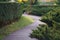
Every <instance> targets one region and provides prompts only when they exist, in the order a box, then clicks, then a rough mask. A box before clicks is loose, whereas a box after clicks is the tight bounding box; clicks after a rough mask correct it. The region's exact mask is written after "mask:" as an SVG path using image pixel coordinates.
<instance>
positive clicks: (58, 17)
mask: <svg viewBox="0 0 60 40" xmlns="http://www.w3.org/2000/svg"><path fill="white" fill-rule="evenodd" d="M59 11H60V7H57V8H55V9H53V10H52V11H50V12H48V13H47V14H45V15H44V16H43V17H42V20H41V21H43V22H45V23H47V24H48V25H52V24H53V21H56V22H60V12H59Z"/></svg>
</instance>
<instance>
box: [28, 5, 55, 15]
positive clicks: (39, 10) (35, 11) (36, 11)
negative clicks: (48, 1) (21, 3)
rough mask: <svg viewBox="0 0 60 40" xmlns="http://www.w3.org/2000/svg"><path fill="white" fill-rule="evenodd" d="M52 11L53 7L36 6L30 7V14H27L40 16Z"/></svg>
mask: <svg viewBox="0 0 60 40" xmlns="http://www.w3.org/2000/svg"><path fill="white" fill-rule="evenodd" d="M52 9H54V7H49V6H38V5H36V6H32V8H31V13H29V14H32V15H38V16H42V15H44V14H46V13H48V12H49V11H50V10H52Z"/></svg>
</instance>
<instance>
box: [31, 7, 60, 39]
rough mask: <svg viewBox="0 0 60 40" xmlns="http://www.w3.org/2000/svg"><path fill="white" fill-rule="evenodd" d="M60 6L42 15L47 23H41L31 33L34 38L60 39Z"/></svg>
mask: <svg viewBox="0 0 60 40" xmlns="http://www.w3.org/2000/svg"><path fill="white" fill-rule="evenodd" d="M59 11H60V7H57V8H55V9H53V10H51V11H50V12H48V13H47V14H46V15H44V16H43V17H42V20H41V21H43V22H45V23H46V25H39V27H37V29H36V30H33V32H32V33H31V37H32V38H37V39H38V40H60V32H59V31H60V21H59V20H60V12H59Z"/></svg>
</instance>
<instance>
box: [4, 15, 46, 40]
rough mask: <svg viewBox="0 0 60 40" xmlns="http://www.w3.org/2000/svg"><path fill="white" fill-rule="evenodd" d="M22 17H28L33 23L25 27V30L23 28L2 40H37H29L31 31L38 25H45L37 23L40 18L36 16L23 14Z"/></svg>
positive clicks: (32, 39) (30, 39) (33, 39)
mask: <svg viewBox="0 0 60 40" xmlns="http://www.w3.org/2000/svg"><path fill="white" fill-rule="evenodd" d="M23 16H29V17H31V18H33V19H34V23H32V24H30V25H28V26H26V27H25V28H23V29H21V30H18V31H16V32H13V33H12V34H10V35H8V36H7V37H5V38H4V39H3V40H37V39H35V38H30V37H29V35H30V33H32V29H36V27H37V26H38V25H39V24H45V23H43V22H41V21H39V19H41V17H38V16H32V15H26V14H24V15H23Z"/></svg>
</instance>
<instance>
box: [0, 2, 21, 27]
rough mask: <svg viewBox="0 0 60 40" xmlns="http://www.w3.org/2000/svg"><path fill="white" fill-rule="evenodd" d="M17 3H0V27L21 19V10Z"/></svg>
mask: <svg viewBox="0 0 60 40" xmlns="http://www.w3.org/2000/svg"><path fill="white" fill-rule="evenodd" d="M20 8H21V6H20V4H19V3H17V2H0V27H1V25H4V24H8V23H10V22H12V21H14V20H17V19H19V18H20V17H21V14H22V9H20Z"/></svg>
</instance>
